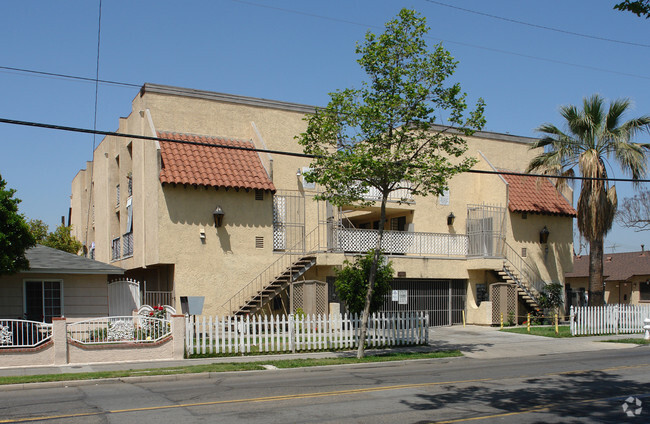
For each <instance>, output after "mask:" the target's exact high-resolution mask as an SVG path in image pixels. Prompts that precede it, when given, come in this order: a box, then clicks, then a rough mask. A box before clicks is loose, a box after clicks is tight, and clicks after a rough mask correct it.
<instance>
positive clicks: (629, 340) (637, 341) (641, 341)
mask: <svg viewBox="0 0 650 424" xmlns="http://www.w3.org/2000/svg"><path fill="white" fill-rule="evenodd" d="M603 342H605V343H632V344H638V345H647V344H650V340H645V339H641V338H639V339H637V338H631V337H630V338H627V339H611V340H603Z"/></svg>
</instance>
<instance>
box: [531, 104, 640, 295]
mask: <svg viewBox="0 0 650 424" xmlns="http://www.w3.org/2000/svg"><path fill="white" fill-rule="evenodd" d="M629 107H630V101H629V100H628V99H619V100H616V101H614V102H611V103H610V105H609V109H606V107H605V101H604V100H603V98H601V97H600V96H598V95H594V96H591V97H589V98H585V99H584V102H583V108H582V110H579V109H578V108H576V107H575V106H573V105H570V106H562V107H561V108H560V114H561V115H562V117H563V118H564V120H565V124H566V127H567V132H563V131H562V130H560V129H559V128H557V127H556V126H555V125H553V124H548V123H547V124H544V125H542V126H540V127H539V128H537V131H539V132H541V133H542V134H544V136H543V137H542V138H541V139H540V140H539V141H537V142H536V143H533V145H532V146H531V149H537V148H543V149H544V152H543V153H540V154H539V155H537V156H536V157H534V158H533V159H532V160H531V162H530V164H529V166H528V172H533V171H541V172H544V173H546V174H549V175H559V176H573V175H574V169H575V168H578V171H579V173H580V175H582V176H583V177H588V178H594V179H593V180H583V181H582V185H581V187H580V197H579V198H578V207H577V210H578V230H579V231H580V233H581V234H582V236H583V237H584V238H585V239H586V240H587V241H588V242H589V305H597V306H598V305H602V304H603V303H604V298H603V241H604V238H605V235H606V234H607V232H609V230H610V229H611V228H612V223H613V221H614V216H615V215H616V208H617V203H618V201H617V196H616V187H615V186H613V185H612V186H610V184H609V182H608V181H606V180H603V179H605V178H607V169H606V168H605V160H606V159H609V158H612V159H614V160H616V162H618V164H619V165H620V167H621V169H622V170H623V172H625V173H627V174H628V175H631V177H632V178H633V179H635V180H638V179H641V178H642V177H643V176H645V174H646V168H647V162H648V150H649V149H650V144H641V143H633V142H632V139H633V138H634V136H635V135H636V134H637V133H639V132H640V131H642V130H646V131H647V130H648V128H649V126H650V116H648V115H646V116H642V117H639V118H635V119H631V120H629V121H625V122H623V121H622V119H623V115H624V114H625V113H626V111H627V110H628V109H629ZM558 184H559V185H563V184H566V180H564V179H558Z"/></svg>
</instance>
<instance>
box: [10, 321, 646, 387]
mask: <svg viewBox="0 0 650 424" xmlns="http://www.w3.org/2000/svg"><path fill="white" fill-rule="evenodd" d="M630 337H638V338H640V337H642V335H641V334H633V335H630V334H627V335H619V336H591V337H570V338H549V337H541V336H531V335H528V334H514V333H506V332H501V331H499V329H498V328H494V327H482V326H467V327H463V326H460V325H456V326H450V327H434V328H431V329H430V334H429V346H416V347H402V348H400V347H397V348H393V349H387V350H382V351H421V352H427V351H433V350H449V349H458V350H460V351H461V352H462V353H463V355H464V356H465V357H467V358H472V359H497V358H517V357H521V358H523V357H529V356H536V355H553V354H568V353H573V352H590V351H602V350H615V349H632V348H639V346H638V345H634V344H624V343H603V342H602V340H611V339H617V338H630ZM370 351H373V350H372V349H371V350H369V352H370ZM354 354H355V352H314V353H296V354H290V353H289V354H278V355H252V356H229V357H219V358H204V359H184V360H159V361H146V360H145V361H137V362H115V363H107V364H80V365H65V366H42V367H12V368H8V367H7V368H3V367H0V376H25V375H40V374H62V373H81V372H98V371H115V370H129V369H134V370H137V369H146V368H166V367H176V366H188V365H201V364H213V363H220V362H269V361H273V360H278V359H297V358H332V357H342V356H354ZM152 377H153V376H152ZM196 377H197V376H196V375H191V374H184V375H178V376H173V375H165V376H157V378H166V379H174V378H175V379H181V378H196ZM128 378H129V379H137V378H139V377H128ZM142 378H147V377H146V376H145V377H142ZM61 383H63V382H61ZM61 383H59V384H61ZM95 383H97V380H93V384H95ZM40 384H44V385H52V384H55V383H40ZM65 384H71V383H70V382H65ZM74 384H75V385H78V384H83V382H75V383H74ZM1 387H2V386H0V388H1ZM6 387H13V388H14V389H15V388H16V386H15V385H11V386H6ZM0 390H1V389H0Z"/></svg>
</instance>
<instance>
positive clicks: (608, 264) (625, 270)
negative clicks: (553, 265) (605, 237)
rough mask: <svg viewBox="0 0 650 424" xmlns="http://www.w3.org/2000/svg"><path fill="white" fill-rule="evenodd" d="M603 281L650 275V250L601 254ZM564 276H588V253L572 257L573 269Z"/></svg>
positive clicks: (624, 279)
mask: <svg viewBox="0 0 650 424" xmlns="http://www.w3.org/2000/svg"><path fill="white" fill-rule="evenodd" d="M603 264H604V267H603V275H604V277H605V281H626V280H628V279H630V278H631V277H633V276H636V275H648V276H650V252H648V251H642V252H625V253H605V254H604V255H603ZM564 277H565V278H572V277H589V255H582V256H574V257H573V271H572V272H568V273H566V274H564Z"/></svg>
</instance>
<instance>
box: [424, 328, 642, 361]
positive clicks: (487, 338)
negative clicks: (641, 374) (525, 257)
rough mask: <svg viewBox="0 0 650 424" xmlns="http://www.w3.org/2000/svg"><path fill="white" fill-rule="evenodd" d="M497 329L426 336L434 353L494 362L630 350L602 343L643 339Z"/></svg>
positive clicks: (441, 330) (439, 331)
mask: <svg viewBox="0 0 650 424" xmlns="http://www.w3.org/2000/svg"><path fill="white" fill-rule="evenodd" d="M499 330H500V329H499V328H498V327H482V326H473V325H469V326H467V327H463V326H458V325H456V326H451V327H435V328H431V330H430V333H429V344H430V345H431V346H432V347H434V348H435V349H436V350H440V349H458V350H460V351H461V352H462V353H463V355H465V356H466V357H468V358H476V359H495V358H511V357H522V356H536V355H553V354H563V353H572V352H589V351H598V350H605V349H630V348H634V347H639V345H635V344H628V343H603V342H602V341H603V340H613V339H626V338H642V337H643V335H642V334H624V335H618V336H616V335H609V336H588V337H565V338H552V337H542V336H531V335H529V334H516V333H507V332H503V331H499Z"/></svg>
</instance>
